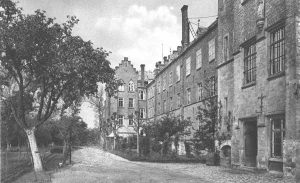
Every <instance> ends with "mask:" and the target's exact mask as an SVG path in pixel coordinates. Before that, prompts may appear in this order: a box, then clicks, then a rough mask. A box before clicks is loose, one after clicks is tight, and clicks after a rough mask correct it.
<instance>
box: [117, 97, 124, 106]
mask: <svg viewBox="0 0 300 183" xmlns="http://www.w3.org/2000/svg"><path fill="white" fill-rule="evenodd" d="M118 106H119V107H123V106H124V101H123V98H119V101H118Z"/></svg>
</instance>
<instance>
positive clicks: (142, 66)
mask: <svg viewBox="0 0 300 183" xmlns="http://www.w3.org/2000/svg"><path fill="white" fill-rule="evenodd" d="M141 81H142V86H144V83H145V64H141Z"/></svg>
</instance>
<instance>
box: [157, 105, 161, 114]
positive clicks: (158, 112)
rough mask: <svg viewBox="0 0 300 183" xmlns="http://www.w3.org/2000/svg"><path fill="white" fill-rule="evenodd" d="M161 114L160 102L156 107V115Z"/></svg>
mask: <svg viewBox="0 0 300 183" xmlns="http://www.w3.org/2000/svg"><path fill="white" fill-rule="evenodd" d="M160 113H161V110H160V102H158V105H157V114H160Z"/></svg>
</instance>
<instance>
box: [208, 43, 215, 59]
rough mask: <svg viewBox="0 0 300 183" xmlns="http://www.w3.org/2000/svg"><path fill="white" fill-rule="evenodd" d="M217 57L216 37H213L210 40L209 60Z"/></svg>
mask: <svg viewBox="0 0 300 183" xmlns="http://www.w3.org/2000/svg"><path fill="white" fill-rule="evenodd" d="M215 59H216V39H215V38H212V39H211V40H210V41H209V42H208V61H209V62H212V61H213V60H215Z"/></svg>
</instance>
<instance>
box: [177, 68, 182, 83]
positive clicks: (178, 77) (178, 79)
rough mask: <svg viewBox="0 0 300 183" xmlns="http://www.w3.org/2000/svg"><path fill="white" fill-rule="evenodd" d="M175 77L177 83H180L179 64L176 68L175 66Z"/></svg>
mask: <svg viewBox="0 0 300 183" xmlns="http://www.w3.org/2000/svg"><path fill="white" fill-rule="evenodd" d="M176 75H177V82H179V81H180V79H181V78H180V77H181V66H180V64H178V65H177V66H176Z"/></svg>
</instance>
